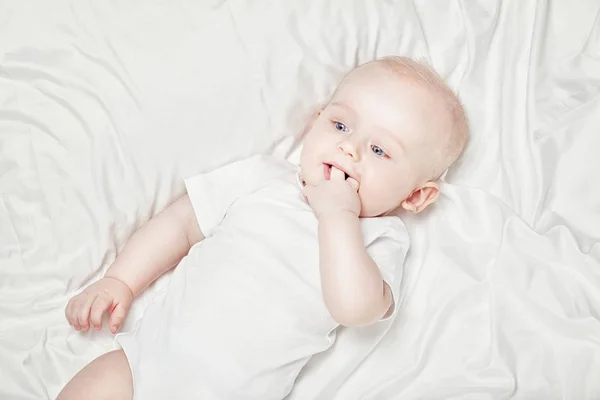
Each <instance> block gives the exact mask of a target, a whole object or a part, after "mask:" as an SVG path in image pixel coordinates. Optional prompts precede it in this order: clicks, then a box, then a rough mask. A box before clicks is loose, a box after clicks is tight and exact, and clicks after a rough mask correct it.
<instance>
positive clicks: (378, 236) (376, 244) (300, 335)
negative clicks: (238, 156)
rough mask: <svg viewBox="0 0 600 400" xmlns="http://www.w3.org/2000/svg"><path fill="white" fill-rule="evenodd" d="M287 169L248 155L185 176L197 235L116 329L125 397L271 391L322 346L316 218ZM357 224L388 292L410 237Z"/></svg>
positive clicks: (376, 224)
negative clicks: (135, 317) (124, 329)
mask: <svg viewBox="0 0 600 400" xmlns="http://www.w3.org/2000/svg"><path fill="white" fill-rule="evenodd" d="M297 172H298V168H297V167H296V166H295V165H293V164H291V163H289V162H287V161H283V160H277V159H274V158H271V157H266V156H255V157H252V158H249V159H246V160H243V161H238V162H235V163H233V164H229V165H227V166H225V167H222V168H219V169H217V170H215V171H213V172H210V173H207V174H202V175H198V176H195V177H193V178H190V179H188V180H186V182H185V183H186V187H187V191H188V194H189V197H190V200H191V202H192V205H193V207H194V211H195V214H196V218H197V220H198V224H199V226H200V229H201V230H202V232H203V233H204V235H205V236H206V239H204V240H203V241H202V242H200V243H198V244H196V245H195V246H193V247H192V249H191V250H190V252H189V254H188V255H187V256H186V257H185V258H184V259H183V260H182V261H181V263H180V264H179V265H178V266H177V268H175V271H174V272H173V275H172V279H171V281H170V283H169V285H168V287H167V288H166V290H165V291H164V292H163V293H160V294H159V295H158V296H157V298H156V299H155V300H154V301H153V302H152V303H151V304H150V305H149V306H148V308H147V309H146V310H145V312H144V315H143V317H142V319H141V320H140V321H139V322H138V325H137V327H136V329H135V330H134V331H133V332H130V333H123V334H120V335H118V336H117V338H116V342H117V344H118V345H119V346H120V347H122V348H123V350H124V351H125V354H126V355H127V358H128V360H129V365H130V367H131V371H132V374H133V380H134V397H135V399H140V400H151V399H160V400H163V399H203V400H211V399H217V400H234V399H235V400H237V399H240V400H242V399H243V400H253V399H256V400H270V399H282V398H283V397H285V396H286V395H287V394H288V393H289V392H290V391H291V389H292V386H293V384H294V380H295V379H296V376H297V375H298V373H299V372H300V370H301V368H302V367H303V366H304V365H305V364H306V362H307V361H308V360H309V359H310V357H311V356H313V355H314V354H317V353H319V352H322V351H324V350H326V349H328V348H329V347H330V346H331V345H332V344H333V341H334V340H335V329H336V327H337V326H338V325H337V323H336V322H335V321H334V320H333V319H332V318H331V316H330V315H329V313H328V311H327V308H326V307H325V304H324V302H323V298H322V294H321V282H320V276H319V246H318V238H317V220H316V218H315V217H314V215H313V212H312V210H311V208H310V206H309V205H307V204H306V202H305V201H304V200H303V199H302V195H301V193H302V191H301V188H300V187H299V185H298V182H297ZM361 228H362V232H363V237H364V241H365V246H366V249H367V251H368V253H369V255H370V256H371V257H372V258H373V260H374V261H375V262H376V263H377V265H378V266H379V268H380V271H381V275H382V277H383V279H384V280H385V281H386V282H387V283H388V285H389V286H390V288H391V289H392V293H393V297H394V299H397V298H398V290H399V287H400V279H401V276H402V266H403V262H404V258H405V256H406V252H407V250H408V246H409V239H408V234H407V232H406V229H405V227H404V225H403V223H402V221H401V220H400V219H399V218H397V217H379V218H364V219H361ZM395 309H396V310H397V307H396V308H395ZM393 315H394V313H392V316H393Z"/></svg>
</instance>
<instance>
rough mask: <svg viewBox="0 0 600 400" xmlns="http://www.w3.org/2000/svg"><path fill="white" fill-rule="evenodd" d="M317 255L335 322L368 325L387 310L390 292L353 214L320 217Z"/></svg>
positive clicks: (345, 212) (357, 219)
mask: <svg viewBox="0 0 600 400" xmlns="http://www.w3.org/2000/svg"><path fill="white" fill-rule="evenodd" d="M319 258H320V260H319V261H320V263H319V264H320V269H321V285H322V290H323V297H324V300H325V304H326V305H327V308H328V309H329V312H330V313H331V315H332V317H333V318H334V319H335V320H336V321H337V322H338V323H340V324H341V325H345V326H365V325H370V324H372V323H375V322H377V321H378V320H380V319H381V318H382V317H383V316H384V315H385V314H386V313H387V311H388V310H389V308H390V306H391V305H392V294H391V291H390V288H389V286H388V285H387V284H386V283H385V282H384V281H383V279H382V277H381V273H380V272H379V268H378V267H377V264H375V262H374V261H373V260H372V259H371V257H370V256H369V254H368V253H367V251H366V249H365V245H364V242H363V236H362V232H361V229H360V221H359V218H358V217H357V216H356V214H354V213H352V212H348V211H341V212H337V213H332V214H324V215H322V216H321V217H320V218H319Z"/></svg>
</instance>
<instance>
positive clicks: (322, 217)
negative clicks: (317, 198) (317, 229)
mask: <svg viewBox="0 0 600 400" xmlns="http://www.w3.org/2000/svg"><path fill="white" fill-rule="evenodd" d="M317 219H318V220H319V223H322V222H325V221H339V220H344V219H358V213H356V212H354V211H352V210H348V209H343V208H342V209H338V210H332V211H329V212H325V213H321V214H319V216H318V218H317Z"/></svg>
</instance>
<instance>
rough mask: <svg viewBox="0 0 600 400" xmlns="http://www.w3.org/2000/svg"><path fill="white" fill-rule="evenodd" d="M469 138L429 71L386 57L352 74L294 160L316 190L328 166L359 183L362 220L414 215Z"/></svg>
mask: <svg viewBox="0 0 600 400" xmlns="http://www.w3.org/2000/svg"><path fill="white" fill-rule="evenodd" d="M467 137H468V124H467V120H466V116H465V113H464V110H463V107H462V105H461V103H460V101H459V100H458V98H457V97H456V95H455V94H454V93H453V92H452V90H450V89H449V88H448V87H447V86H446V85H445V84H444V82H443V81H442V79H441V78H440V77H439V76H438V75H437V74H436V73H435V72H434V71H432V70H431V69H430V68H428V67H427V66H425V65H423V64H420V63H418V62H416V61H413V60H411V59H408V58H404V57H386V58H382V59H379V60H376V61H372V62H369V63H366V64H363V65H361V66H359V67H357V68H355V69H354V70H352V71H351V72H350V73H349V74H348V75H347V76H346V77H345V78H344V80H343V81H342V83H341V84H340V85H339V86H338V88H337V89H336V91H335V93H334V94H333V96H332V97H331V100H330V101H329V103H328V104H327V106H326V107H325V108H323V109H322V110H321V111H320V112H319V113H318V114H317V115H316V116H315V117H314V119H313V120H312V121H311V124H310V125H309V126H308V128H307V132H306V135H305V138H304V146H303V148H302V154H301V159H300V168H301V173H302V178H303V179H304V181H305V182H306V183H307V184H316V183H317V182H319V181H320V180H322V179H323V178H324V176H328V175H329V171H328V169H330V168H331V165H334V166H336V167H337V168H338V169H341V170H343V171H344V172H345V173H346V174H347V175H349V176H351V177H352V178H354V179H356V180H357V181H358V183H359V189H358V195H359V197H360V200H361V206H362V210H361V217H375V216H380V215H385V214H387V213H389V212H391V211H393V210H395V209H396V208H398V207H402V208H404V209H405V210H408V211H412V212H419V211H421V210H423V209H424V208H425V207H427V206H428V205H429V204H431V203H433V202H434V201H435V199H436V198H437V195H438V185H437V180H438V178H439V177H440V175H441V174H442V173H443V172H444V171H445V170H446V169H447V168H448V167H449V166H450V165H451V164H452V163H453V162H454V161H456V159H457V158H458V157H459V156H460V154H461V152H462V150H463V149H464V147H465V144H466V141H467Z"/></svg>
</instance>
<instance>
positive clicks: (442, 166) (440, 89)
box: [371, 56, 469, 179]
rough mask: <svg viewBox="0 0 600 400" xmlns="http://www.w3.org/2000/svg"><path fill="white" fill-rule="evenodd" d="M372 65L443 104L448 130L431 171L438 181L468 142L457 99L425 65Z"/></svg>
mask: <svg viewBox="0 0 600 400" xmlns="http://www.w3.org/2000/svg"><path fill="white" fill-rule="evenodd" d="M371 62H373V63H378V64H381V65H382V66H384V67H386V68H388V69H389V70H390V71H391V72H393V73H395V74H399V75H402V76H403V77H406V78H409V79H411V80H413V81H414V82H416V83H417V84H420V85H423V86H425V87H426V88H427V89H428V90H430V91H432V92H433V93H435V94H436V95H438V96H440V97H439V98H440V99H441V100H442V101H443V103H444V105H445V107H446V110H447V111H448V113H449V114H448V116H449V118H450V122H451V129H450V131H449V132H445V135H441V136H442V137H443V138H444V139H443V141H442V146H441V148H440V150H439V151H440V157H437V162H436V163H435V165H434V166H433V170H432V178H433V179H438V178H439V177H440V176H441V175H442V174H443V173H444V172H445V171H446V170H447V169H448V167H450V166H451V165H452V164H453V163H454V162H455V161H456V160H457V159H458V158H459V157H460V155H461V154H462V152H463V150H464V149H465V147H466V144H467V141H468V138H469V124H468V120H467V116H466V113H465V110H464V107H463V105H462V103H461V101H460V99H459V98H458V96H457V95H456V94H455V93H454V92H453V91H452V89H450V87H448V85H447V84H446V82H445V81H444V79H443V78H442V77H441V76H440V75H439V74H438V73H437V72H436V71H435V70H434V69H433V68H431V67H430V66H429V65H428V64H426V63H425V62H422V61H415V60H413V59H411V58H408V57H401V56H388V57H383V58H379V59H377V60H375V61H371Z"/></svg>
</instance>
